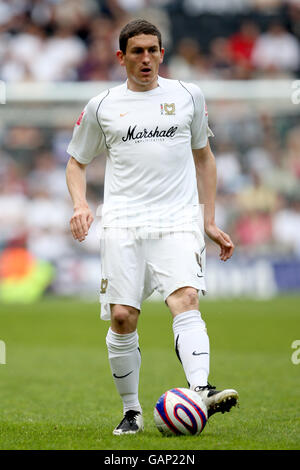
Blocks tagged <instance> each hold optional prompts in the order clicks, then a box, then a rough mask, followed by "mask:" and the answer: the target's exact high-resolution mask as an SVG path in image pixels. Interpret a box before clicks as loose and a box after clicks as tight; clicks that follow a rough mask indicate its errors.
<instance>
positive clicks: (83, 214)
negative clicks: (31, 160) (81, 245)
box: [66, 157, 94, 242]
mask: <svg viewBox="0 0 300 470" xmlns="http://www.w3.org/2000/svg"><path fill="white" fill-rule="evenodd" d="M86 166H87V165H84V164H82V163H79V162H78V161H77V160H75V158H73V157H70V159H69V161H68V164H67V168H66V181H67V186H68V189H69V193H70V195H71V198H72V201H73V207H74V213H73V216H72V218H71V220H70V228H71V232H72V235H73V238H74V239H75V240H78V241H80V242H82V241H83V240H85V237H86V236H87V234H88V231H89V228H90V226H91V224H92V222H93V220H94V217H93V214H92V212H91V210H90V208H89V206H88V203H87V200H86Z"/></svg>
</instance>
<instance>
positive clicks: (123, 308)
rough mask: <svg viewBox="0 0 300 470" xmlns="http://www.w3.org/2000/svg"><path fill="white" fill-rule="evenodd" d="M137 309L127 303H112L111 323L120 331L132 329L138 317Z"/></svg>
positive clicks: (125, 331)
mask: <svg viewBox="0 0 300 470" xmlns="http://www.w3.org/2000/svg"><path fill="white" fill-rule="evenodd" d="M138 313H139V312H138V310H137V309H136V308H134V307H130V306H127V305H113V306H112V307H111V323H112V326H113V327H114V329H115V330H116V331H117V332H120V333H129V332H131V331H134V330H135V328H136V323H137V319H138Z"/></svg>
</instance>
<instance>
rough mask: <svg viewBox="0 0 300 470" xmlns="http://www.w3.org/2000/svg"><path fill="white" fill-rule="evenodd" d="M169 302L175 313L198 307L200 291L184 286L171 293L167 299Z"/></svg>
mask: <svg viewBox="0 0 300 470" xmlns="http://www.w3.org/2000/svg"><path fill="white" fill-rule="evenodd" d="M167 304H168V306H169V308H170V309H171V311H172V312H173V313H175V314H177V313H180V312H185V311H187V310H194V309H198V305H199V297H198V291H197V290H196V289H194V288H193V287H183V288H181V289H178V290H177V291H175V292H174V293H173V294H171V295H170V296H169V297H168V299H167Z"/></svg>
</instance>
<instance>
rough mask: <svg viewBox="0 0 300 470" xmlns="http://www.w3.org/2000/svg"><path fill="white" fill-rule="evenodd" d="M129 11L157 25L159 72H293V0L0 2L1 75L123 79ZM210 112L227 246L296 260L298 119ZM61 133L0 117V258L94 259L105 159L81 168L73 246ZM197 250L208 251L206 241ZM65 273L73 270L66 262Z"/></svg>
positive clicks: (297, 16)
mask: <svg viewBox="0 0 300 470" xmlns="http://www.w3.org/2000/svg"><path fill="white" fill-rule="evenodd" d="M212 5H213V6H214V8H212ZM136 16H138V17H143V18H147V19H149V20H150V21H152V22H154V23H156V24H157V25H158V26H159V28H160V29H161V30H162V34H163V37H164V42H165V46H166V49H167V53H166V61H165V63H164V64H163V67H162V69H161V74H162V75H164V76H166V77H170V78H179V79H183V80H202V79H228V80H229V79H253V78H265V77H267V78H270V77H272V78H281V77H291V78H293V77H298V76H299V69H300V65H299V55H300V54H299V35H300V2H298V1H296V0H285V1H279V0H243V1H239V0H226V1H223V0H214V1H210V2H206V1H202V0H197V1H196V0H182V1H179V0H174V1H171V0H77V1H73V0H10V1H6V0H0V79H1V80H4V81H6V82H18V81H44V80H46V81H49V80H50V81H60V80H71V81H97V80H114V81H115V80H116V81H118V80H123V79H124V75H123V70H122V69H121V68H120V67H119V66H117V65H116V61H115V56H114V53H115V50H116V49H117V48H118V33H119V30H120V28H121V27H122V26H123V24H124V23H126V22H127V21H128V20H130V19H131V18H132V17H136ZM208 105H210V103H208ZM216 109H217V108H216ZM223 111H224V108H223ZM209 117H210V126H211V128H212V130H213V132H214V134H215V137H214V138H213V139H211V145H212V148H213V151H214V154H215V156H216V162H217V168H218V194H217V204H216V219H217V223H218V224H219V225H220V227H222V228H223V229H224V230H225V231H228V232H229V233H230V234H231V236H232V238H233V240H234V242H235V244H236V245H237V252H238V253H243V254H246V255H247V256H257V255H259V256H273V257H274V256H284V257H287V256H288V257H289V256H291V257H293V258H295V257H296V258H300V238H299V235H298V234H299V232H300V184H299V183H300V126H299V119H298V116H297V115H296V114H295V112H293V113H288V112H287V111H286V112H285V113H282V112H281V113H276V112H275V113H272V114H270V113H269V114H268V110H267V109H266V111H265V112H261V111H260V112H259V111H257V110H256V111H254V110H252V111H251V110H249V112H248V113H246V114H245V115H241V116H239V115H238V114H237V115H236V114H235V113H231V112H228V113H226V119H224V115H222V113H220V114H219V113H218V112H212V113H211V114H210V116H209ZM71 135H72V128H71V127H68V126H64V127H52V126H51V127H50V126H49V127H47V126H44V127H43V126H42V125H41V126H38V127H36V126H35V127H33V126H31V125H27V126H24V127H21V126H16V125H10V124H8V123H7V124H5V125H2V126H0V227H1V231H0V255H1V252H2V253H3V250H5V249H6V248H9V247H13V246H18V247H20V246H23V247H26V249H28V250H29V252H30V253H31V254H32V255H34V256H36V257H37V258H38V259H41V260H45V261H50V262H51V263H53V264H56V263H58V262H61V261H62V260H66V259H72V260H73V261H72V262H73V264H74V263H75V264H76V256H77V255H79V256H81V255H82V254H85V255H86V256H87V257H89V256H90V257H95V256H98V253H99V237H98V233H97V230H98V219H97V217H96V212H97V208H98V206H99V204H101V202H102V198H103V184H104V172H105V157H104V156H99V158H96V159H95V160H94V161H93V162H92V164H91V165H89V167H88V170H87V177H88V201H89V203H90V205H91V207H92V210H93V212H94V215H95V222H94V224H93V226H92V229H91V231H90V234H89V236H88V237H87V239H86V241H85V242H84V243H82V244H79V243H77V242H75V241H74V240H72V237H71V234H70V231H69V220H70V218H71V216H72V205H71V201H70V197H69V195H68V191H67V188H66V182H65V166H66V163H67V160H68V155H67V153H66V148H67V145H68V143H69V141H70V139H71ZM208 253H210V254H214V255H216V254H217V249H216V247H214V246H213V245H212V244H210V243H209V242H208ZM74 260H75V261H74ZM0 268H1V262H0ZM21 268H22V267H21ZM21 270H22V269H21ZM88 271H90V267H89V268H88ZM72 273H74V276H75V277H76V275H78V270H77V269H76V266H73V269H72ZM76 273H77V274H76ZM75 277H74V281H75ZM95 277H96V276H95ZM0 278H1V272H0Z"/></svg>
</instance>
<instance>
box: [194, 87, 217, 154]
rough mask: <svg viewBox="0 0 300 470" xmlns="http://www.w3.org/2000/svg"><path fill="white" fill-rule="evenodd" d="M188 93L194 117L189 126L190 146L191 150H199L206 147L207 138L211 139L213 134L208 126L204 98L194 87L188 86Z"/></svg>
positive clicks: (198, 89)
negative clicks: (190, 97)
mask: <svg viewBox="0 0 300 470" xmlns="http://www.w3.org/2000/svg"><path fill="white" fill-rule="evenodd" d="M189 91H190V93H191V95H192V98H193V104H194V117H193V121H192V124H191V134H192V136H191V146H192V149H201V148H203V147H206V145H207V141H208V137H213V135H214V134H213V133H212V131H211V130H210V128H209V125H208V112H207V106H206V103H205V98H204V95H203V93H202V91H201V90H200V88H199V87H198V86H196V85H192V84H190V85H189Z"/></svg>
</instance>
